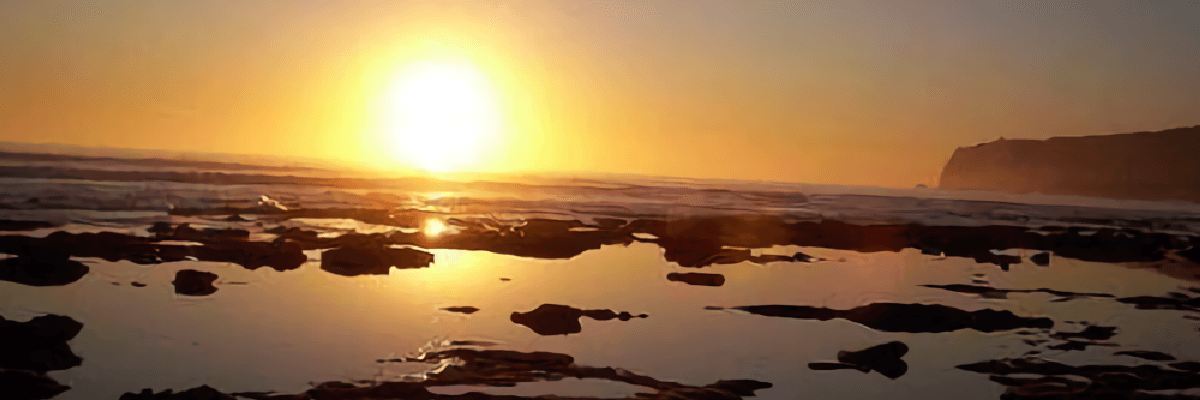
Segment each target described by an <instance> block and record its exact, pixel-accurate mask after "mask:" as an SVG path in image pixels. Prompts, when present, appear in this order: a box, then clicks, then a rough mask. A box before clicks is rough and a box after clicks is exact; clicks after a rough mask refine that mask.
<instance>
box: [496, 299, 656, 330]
mask: <svg viewBox="0 0 1200 400" xmlns="http://www.w3.org/2000/svg"><path fill="white" fill-rule="evenodd" d="M581 317H588V318H592V319H595V320H597V321H608V320H611V319H614V318H616V319H620V320H622V321H628V320H630V319H632V318H646V315H645V314H642V315H638V316H634V315H631V314H630V313H628V312H625V311H622V312H621V313H616V312H614V311H612V310H580V309H577V308H573V307H570V306H564V305H559V304H542V305H540V306H538V308H536V309H534V310H533V311H529V312H524V313H521V312H514V313H512V316H510V317H509V319H510V320H512V322H515V323H517V324H521V325H525V326H526V327H528V328H529V329H532V330H533V331H534V333H537V334H539V335H543V336H548V335H568V334H572V333H580V332H583V325H581V324H580V323H579V318H581Z"/></svg>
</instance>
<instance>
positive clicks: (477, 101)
mask: <svg viewBox="0 0 1200 400" xmlns="http://www.w3.org/2000/svg"><path fill="white" fill-rule="evenodd" d="M387 96H388V97H387V98H386V99H385V102H386V104H385V107H386V109H385V113H386V114H387V115H385V118H387V119H388V121H387V123H386V124H385V127H384V130H385V132H384V137H385V139H386V140H387V141H388V142H389V143H387V146H389V149H388V150H389V154H391V156H392V157H393V158H394V159H395V161H397V162H400V163H403V164H408V165H410V166H413V167H416V168H420V169H423V170H426V171H429V172H453V171H459V170H462V169H464V168H469V167H471V166H473V165H475V164H476V163H477V162H478V160H479V157H480V155H481V152H482V151H483V150H485V149H487V148H490V147H491V145H492V144H493V143H494V142H495V141H496V140H497V139H498V137H497V136H498V135H499V133H500V125H501V118H500V110H499V104H498V103H499V102H498V101H497V99H496V93H495V92H494V90H493V88H492V85H491V84H490V83H489V82H488V80H487V78H486V76H485V75H484V74H483V73H482V71H480V70H479V68H477V67H475V66H473V65H471V64H469V63H454V62H435V61H424V62H419V63H415V64H413V65H411V66H410V67H409V68H407V69H404V70H403V71H402V72H401V73H400V74H399V76H398V79H397V81H396V84H395V86H394V87H392V88H391V89H390V90H389V92H388V94H387Z"/></svg>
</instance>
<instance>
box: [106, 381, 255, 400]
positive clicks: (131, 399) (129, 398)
mask: <svg viewBox="0 0 1200 400" xmlns="http://www.w3.org/2000/svg"><path fill="white" fill-rule="evenodd" d="M120 400H236V398H235V397H233V396H231V395H228V394H225V393H221V392H219V391H217V390H216V389H213V388H211V387H208V385H203V386H200V387H195V388H191V389H188V390H184V391H182V392H179V393H175V392H174V391H172V390H171V389H167V390H164V391H162V392H158V393H154V391H153V390H150V389H142V391H141V393H125V394H123V395H121V397H120Z"/></svg>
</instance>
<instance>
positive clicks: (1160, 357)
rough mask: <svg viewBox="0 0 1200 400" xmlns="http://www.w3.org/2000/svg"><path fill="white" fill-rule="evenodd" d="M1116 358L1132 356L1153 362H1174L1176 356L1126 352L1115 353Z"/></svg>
mask: <svg viewBox="0 0 1200 400" xmlns="http://www.w3.org/2000/svg"><path fill="white" fill-rule="evenodd" d="M1113 355H1114V356H1130V357H1137V358H1141V359H1145V360H1151V361H1172V360H1175V356H1172V355H1170V354H1167V353H1163V352H1159V351H1150V350H1126V351H1118V352H1116V353H1113Z"/></svg>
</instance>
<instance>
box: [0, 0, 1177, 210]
mask: <svg viewBox="0 0 1200 400" xmlns="http://www.w3.org/2000/svg"><path fill="white" fill-rule="evenodd" d="M421 65H433V66H434V67H431V68H432V69H429V71H431V72H428V71H427V72H428V73H422V72H420V71H422V70H421V68H423V67H420V66H421ZM413 71H417V72H413ZM1198 71H1200V1H1196V0H1171V1H1158V2H1142V1H1130V2H1126V1H1120V2H1117V1H1078V2H1073V1H1028V0H1019V1H1018V0H991V1H936V2H935V1H922V2H918V1H825V2H815V1H814V2H808V1H755V0H740V1H702V0H689V1H652V2H651V1H647V2H643V1H479V2H467V1H437V2H433V1H430V2H424V1H419V2H418V1H413V2H402V1H121V2H117V1H113V2H84V1H34V0H29V1H4V2H0V141H20V142H54V143H67V144H77V145H85V146H111V147H123V148H143V149H166V150H184V151H212V152H226V153H239V154H274V155H288V156H306V157H315V158H326V159H336V160H339V161H344V162H348V163H352V164H355V165H361V166H368V167H373V168H393V167H394V168H397V170H400V168H401V167H400V165H399V163H402V162H404V161H405V160H408V159H411V158H413V157H412V155H413V154H417V155H418V156H420V155H421V154H426V155H428V157H426V158H428V159H440V158H446V157H460V158H469V159H470V160H469V161H463V162H459V163H458V164H455V165H453V166H451V167H449V168H450V169H453V170H474V171H484V172H510V171H558V172H569V171H583V172H617V173H644V174H653V175H666V176H681V177H698V178H736V179H756V180H758V179H763V180H775V181H795V182H809V183H835V184H865V185H881V186H894V187H911V186H913V185H915V184H918V183H925V184H936V183H937V182H936V180H937V176H938V174H939V173H940V170H941V167H942V166H943V165H944V164H945V162H946V161H947V160H948V159H949V157H950V154H951V152H953V150H954V149H955V148H956V147H960V146H970V145H974V144H976V143H979V142H983V141H990V140H994V139H996V138H998V137H1001V136H1003V137H1007V138H1045V137H1049V136H1064V135H1072V136H1074V135H1089V134H1107V133H1117V132H1131V131H1144V130H1160V129H1167V128H1173V127H1179V126H1191V125H1197V124H1200V72H1198ZM410 76H418V77H419V78H414V79H415V80H413V79H409V78H406V77H410ZM406 79H408V80H406ZM466 81H470V82H473V83H470V84H469V85H467V84H462V85H460V83H462V82H466ZM414 82H415V83H414ZM405 85H408V86H405ZM422 85H424V86H422ZM463 85H465V86H463ZM460 86H461V87H460ZM405 87H422V88H424V89H413V90H416V91H415V92H413V91H411V90H410V91H406V90H409V89H403V88H405ZM414 93H415V95H414ZM456 93H464V94H462V95H458V94H456ZM426 94H429V96H430V97H429V99H428V101H425V99H426V97H425V95H426ZM442 94H445V96H442ZM410 95H411V96H410ZM405 96H409V97H405ZM397 99H408V100H397ZM413 99H417V100H413ZM476 100H478V102H477V103H478V105H468V106H469V107H468V106H463V104H467V103H470V104H476V103H473V102H475V101H476ZM459 106H463V107H468V108H469V110H484V111H478V112H477V111H468V114H470V113H475V114H470V115H472V117H471V118H473V119H471V120H470V121H467V122H469V123H464V125H462V126H463V127H462V129H463V130H466V131H470V132H476V131H487V132H488V134H487V135H482V136H480V135H476V134H474V133H472V134H469V135H465V136H454V135H449V134H446V135H442V134H438V135H427V136H429V138H425V139H416V138H413V137H412V135H409V136H405V135H404V134H399V133H397V132H398V131H397V129H401V128H396V127H395V126H393V125H389V124H392V123H394V120H395V119H396V118H398V117H397V116H398V115H408V114H405V112H409V111H411V110H409V109H405V110H409V111H404V110H401V109H400V108H404V107H409V108H411V107H417V109H416V110H417V111H412V112H411V113H410V114H413V115H416V116H415V117H413V118H419V117H420V118H435V116H436V115H441V114H438V112H440V111H439V110H440V109H439V108H438V107H459ZM420 107H426V108H420ZM470 107H474V108H470ZM478 113H484V114H486V118H485V117H479V119H478V120H476V119H474V118H475V116H476V114H478ZM431 115H434V116H431ZM447 115H450V114H447ZM454 115H461V114H454ZM480 115H482V114H480ZM422 116H423V117H422ZM389 121H392V122H389ZM433 121H437V120H436V119H434V120H433ZM480 121H483V122H480ZM459 122H461V121H459ZM405 126H407V127H408V128H403V129H409V130H414V129H419V128H420V127H421V126H426V125H419V124H418V125H412V124H410V125H405ZM413 126H417V127H418V128H413ZM420 129H424V128H420ZM434 129H436V128H434ZM456 129H457V128H456ZM447 132H449V131H447ZM409 133H410V134H411V132H409ZM480 137H485V138H486V139H487V140H486V141H480V140H477V139H479V138H480ZM414 141H415V142H414ZM420 146H424V147H425V148H427V149H428V150H422V151H427V152H428V153H420V152H415V150H413V149H414V148H416V147H420ZM406 148H407V149H406ZM416 158H420V157H416ZM427 161H428V160H427Z"/></svg>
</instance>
